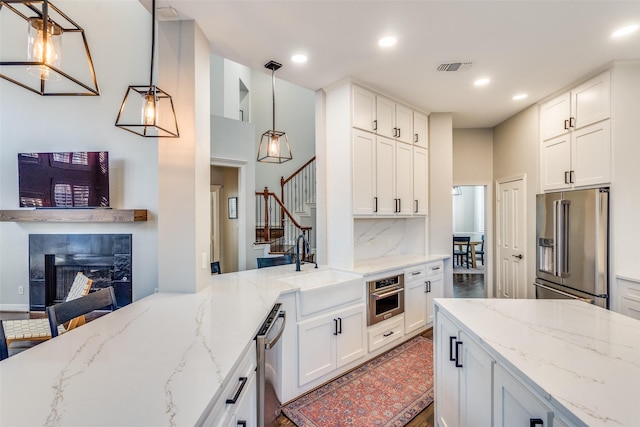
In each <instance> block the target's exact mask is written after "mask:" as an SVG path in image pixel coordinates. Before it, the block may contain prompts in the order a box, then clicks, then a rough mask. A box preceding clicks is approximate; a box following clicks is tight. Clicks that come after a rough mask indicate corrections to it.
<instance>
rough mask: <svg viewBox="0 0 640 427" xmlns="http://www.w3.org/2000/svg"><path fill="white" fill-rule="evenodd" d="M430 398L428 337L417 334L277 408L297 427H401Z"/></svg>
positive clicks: (423, 407)
mask: <svg viewBox="0 0 640 427" xmlns="http://www.w3.org/2000/svg"><path fill="white" fill-rule="evenodd" d="M431 402H433V343H432V341H431V340H429V339H428V338H425V337H423V336H417V337H416V338H413V339H411V340H410V341H407V342H406V343H404V344H402V345H400V346H398V347H396V348H395V349H393V350H391V351H389V352H388V353H385V354H383V355H382V356H380V357H377V358H376V359H374V360H372V361H370V362H368V363H366V364H365V365H362V366H361V367H359V368H356V369H355V370H353V371H351V372H349V373H347V374H345V375H343V376H342V377H340V378H337V379H336V380H334V381H332V382H330V383H329V384H326V385H324V386H322V387H320V388H319V389H317V390H314V391H312V392H310V393H308V394H306V395H304V396H302V397H300V398H299V399H297V400H295V401H293V402H291V403H289V404H288V405H286V406H284V407H283V408H282V412H283V413H284V414H285V415H286V416H287V417H288V418H289V419H290V420H291V421H293V422H294V423H295V424H296V425H297V426H298V427H371V426H385V427H402V426H404V425H405V424H407V423H408V422H409V421H410V420H411V419H412V418H413V417H415V416H416V415H417V414H419V413H420V412H421V411H422V410H424V409H425V408H426V407H427V406H429V404H430V403H431Z"/></svg>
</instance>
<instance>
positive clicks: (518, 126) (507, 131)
mask: <svg viewBox="0 0 640 427" xmlns="http://www.w3.org/2000/svg"><path fill="white" fill-rule="evenodd" d="M538 133H539V132H538V106H537V105H533V106H531V107H529V108H527V109H525V110H523V111H521V112H520V113H518V114H516V115H515V116H513V117H511V118H509V119H507V120H506V121H504V122H502V123H500V124H499V125H498V126H496V127H495V128H494V131H493V135H494V144H493V176H494V179H495V180H496V181H497V180H501V179H505V178H509V177H514V176H518V175H521V174H525V175H526V177H527V179H526V192H527V194H526V200H525V215H526V222H525V224H526V235H525V238H526V246H525V247H526V248H527V249H526V251H527V252H526V254H525V260H526V261H527V297H528V298H535V290H534V288H533V285H532V284H533V281H534V279H535V276H536V266H535V259H536V256H535V254H536V252H535V251H536V244H535V237H536V194H537V193H538V182H539V179H538V176H539V175H538V169H539V167H538V164H539V161H538ZM493 205H494V206H495V200H494V201H493ZM494 225H495V224H494ZM494 229H495V228H494Z"/></svg>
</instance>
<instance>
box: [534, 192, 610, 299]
mask: <svg viewBox="0 0 640 427" xmlns="http://www.w3.org/2000/svg"><path fill="white" fill-rule="evenodd" d="M536 197H537V200H536V202H537V204H536V244H537V251H536V269H537V271H536V280H535V283H534V285H535V286H536V298H540V299H551V298H573V299H581V300H584V301H587V302H590V303H592V304H596V305H598V306H600V307H603V308H609V297H608V295H609V283H608V275H609V189H608V188H597V189H589V190H576V191H565V192H559V193H546V194H538V195H537V196H536Z"/></svg>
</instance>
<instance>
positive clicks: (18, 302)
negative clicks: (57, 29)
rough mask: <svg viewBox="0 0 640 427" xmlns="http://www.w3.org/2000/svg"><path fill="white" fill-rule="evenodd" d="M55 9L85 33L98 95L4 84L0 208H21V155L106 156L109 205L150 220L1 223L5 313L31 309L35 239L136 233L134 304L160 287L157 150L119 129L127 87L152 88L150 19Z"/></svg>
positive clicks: (105, 9)
mask: <svg viewBox="0 0 640 427" xmlns="http://www.w3.org/2000/svg"><path fill="white" fill-rule="evenodd" d="M56 6H58V7H59V8H60V9H61V10H63V11H64V12H66V13H67V14H68V15H69V17H70V18H72V19H74V20H75V21H76V22H77V23H78V24H79V25H80V26H82V27H84V28H85V31H86V37H87V39H88V43H89V48H90V50H91V56H92V59H93V62H94V67H95V71H96V75H97V79H98V85H99V88H100V92H101V96H99V97H41V96H38V95H35V94H33V93H31V92H28V91H26V90H25V89H22V88H20V87H18V86H17V85H14V84H12V83H10V82H8V81H6V80H0V209H18V171H17V153H19V152H26V151H41V152H46V151H72V150H87V151H98V150H107V151H109V160H110V192H111V206H112V207H114V208H123V209H132V208H140V209H148V210H149V221H147V222H142V223H131V224H116V223H114V224H96V223H82V224H78V223H76V224H53V223H41V224H33V223H12V222H2V223H0V309H3V308H6V307H7V306H19V307H24V308H26V307H27V305H28V301H29V297H28V292H27V288H28V284H29V281H28V279H29V272H28V267H29V266H28V264H29V262H28V253H29V252H28V235H29V234H31V233H43V234H48V233H51V234H57V233H69V234H71V233H126V234H132V235H133V281H134V289H133V298H134V300H136V299H140V298H142V297H144V296H146V295H149V294H151V293H153V291H154V289H155V288H156V287H157V281H158V272H157V258H158V249H157V248H158V242H157V231H156V228H157V217H158V144H157V143H156V141H154V140H153V139H146V138H142V137H139V136H137V135H134V134H131V133H129V132H125V131H123V130H121V129H118V128H116V127H115V126H114V123H115V119H116V115H117V113H118V109H119V108H120V104H121V102H122V99H123V97H124V94H125V91H126V89H127V86H129V85H132V84H148V80H149V60H150V57H149V55H150V52H149V49H150V45H151V41H150V34H149V33H150V31H141V27H142V28H147V23H148V25H151V19H150V15H149V13H148V12H147V11H146V10H145V9H144V7H143V6H142V5H141V4H140V2H138V1H137V0H122V1H117V2H102V3H99V2H87V1H68V0H58V1H57V2H56ZM3 13H4V11H3ZM114 29H117V31H115V30H114ZM18 286H25V293H24V295H18V293H17V287H18Z"/></svg>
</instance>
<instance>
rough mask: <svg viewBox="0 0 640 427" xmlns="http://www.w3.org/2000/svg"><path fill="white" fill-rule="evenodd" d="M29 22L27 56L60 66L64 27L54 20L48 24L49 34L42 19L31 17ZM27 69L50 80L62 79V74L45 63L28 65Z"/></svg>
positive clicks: (32, 60) (30, 60) (29, 58)
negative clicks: (55, 71)
mask: <svg viewBox="0 0 640 427" xmlns="http://www.w3.org/2000/svg"><path fill="white" fill-rule="evenodd" d="M28 23H29V24H28V25H29V27H28V28H29V38H28V46H27V49H28V52H27V57H28V60H29V62H41V63H44V64H47V65H51V66H54V67H57V68H59V67H60V53H61V50H62V37H61V36H62V28H60V27H59V26H58V25H56V24H54V23H53V22H49V24H48V25H47V34H46V35H45V33H44V31H43V30H44V25H43V21H42V19H40V18H30V19H29V20H28ZM27 71H28V72H29V73H30V74H32V75H34V76H36V77H39V78H41V79H43V80H48V79H49V78H52V77H53V78H55V79H56V80H60V76H59V75H58V74H57V73H52V72H51V71H50V70H49V67H47V66H44V65H39V66H35V67H28V68H27Z"/></svg>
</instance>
